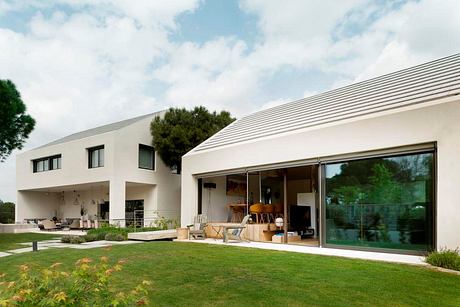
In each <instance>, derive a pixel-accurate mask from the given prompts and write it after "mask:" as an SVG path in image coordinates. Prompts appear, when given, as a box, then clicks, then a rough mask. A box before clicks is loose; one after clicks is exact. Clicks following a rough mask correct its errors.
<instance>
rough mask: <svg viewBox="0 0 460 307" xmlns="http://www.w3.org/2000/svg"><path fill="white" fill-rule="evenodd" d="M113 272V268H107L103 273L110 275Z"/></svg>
mask: <svg viewBox="0 0 460 307" xmlns="http://www.w3.org/2000/svg"><path fill="white" fill-rule="evenodd" d="M113 272H115V270H114V269H108V270H106V271H105V275H110V274H112V273H113Z"/></svg>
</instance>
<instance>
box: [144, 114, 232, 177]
mask: <svg viewBox="0 0 460 307" xmlns="http://www.w3.org/2000/svg"><path fill="white" fill-rule="evenodd" d="M234 120H235V119H234V118H233V117H231V115H230V113H229V112H226V111H222V112H220V113H216V112H212V113H210V112H209V111H208V110H207V109H206V108H205V107H203V106H199V107H195V108H194V109H193V110H186V109H184V108H170V109H169V110H168V112H166V114H165V116H164V118H160V117H156V118H155V119H154V120H153V121H152V124H151V127H150V131H151V134H152V137H153V142H152V143H153V146H154V147H155V150H157V152H158V153H159V155H160V157H161V159H162V160H163V162H164V163H165V164H166V165H167V166H169V167H170V168H171V169H177V173H178V174H180V172H181V159H182V156H183V155H185V154H186V153H187V152H188V151H190V150H191V149H193V148H194V147H196V146H197V145H199V144H200V143H202V142H203V141H204V140H206V139H207V138H209V137H211V136H212V135H213V134H215V133H216V132H218V131H219V130H221V129H222V128H224V127H225V126H227V125H228V124H230V123H231V122H233V121H234Z"/></svg>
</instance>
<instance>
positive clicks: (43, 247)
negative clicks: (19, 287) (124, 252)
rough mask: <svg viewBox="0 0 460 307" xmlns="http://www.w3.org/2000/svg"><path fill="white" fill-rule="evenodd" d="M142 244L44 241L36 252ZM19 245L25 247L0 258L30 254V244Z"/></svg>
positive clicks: (131, 242)
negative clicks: (51, 249) (52, 249)
mask: <svg viewBox="0 0 460 307" xmlns="http://www.w3.org/2000/svg"><path fill="white" fill-rule="evenodd" d="M137 243H143V242H139V241H93V242H85V243H81V244H69V243H61V240H59V239H55V240H45V241H39V242H38V244H37V245H38V250H39V251H40V250H46V249H50V248H73V249H91V248H98V247H107V246H112V245H126V244H137ZM19 244H21V245H25V246H27V247H23V248H18V249H12V250H8V251H6V252H0V257H6V256H11V255H15V254H22V253H28V252H32V242H24V243H19Z"/></svg>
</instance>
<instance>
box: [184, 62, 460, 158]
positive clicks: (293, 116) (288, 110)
mask: <svg viewBox="0 0 460 307" xmlns="http://www.w3.org/2000/svg"><path fill="white" fill-rule="evenodd" d="M458 94H460V54H455V55H452V56H449V57H446V58H442V59H438V60H435V61H431V62H428V63H425V64H421V65H418V66H414V67H412V68H407V69H404V70H401V71H397V72H394V73H391V74H387V75H383V76H380V77H377V78H373V79H370V80H367V81H362V82H359V83H356V84H352V85H349V86H346V87H342V88H339V89H335V90H331V91H328V92H325V93H321V94H318V95H315V96H312V97H308V98H304V99H300V100H297V101H293V102H290V103H286V104H283V105H280V106H276V107H273V108H270V109H267V110H262V111H258V112H256V113H253V114H250V115H248V116H245V117H243V118H241V119H239V120H237V121H235V122H234V123H232V124H230V125H229V126H227V127H226V128H224V129H223V130H221V131H219V132H218V133H216V134H215V135H214V136H212V137H211V138H209V139H208V140H206V141H204V142H203V143H201V144H200V145H198V146H197V147H196V148H195V149H194V150H193V151H194V152H197V151H201V150H206V149H212V148H216V147H220V146H225V145H230V144H234V143H239V142H243V141H248V140H254V139H258V138H262V137H266V136H272V135H276V134H279V133H284V132H289V131H294V130H298V129H303V128H307V127H312V126H316V125H320V124H325V123H330V122H334V121H338V120H343V119H347V118H353V117H357V116H362V115H367V114H372V113H376V112H381V111H386V110H390V109H395V108H401V107H404V106H409V105H413V104H417V103H422V102H426V101H430V100H433V99H439V98H443V97H447V96H451V95H458Z"/></svg>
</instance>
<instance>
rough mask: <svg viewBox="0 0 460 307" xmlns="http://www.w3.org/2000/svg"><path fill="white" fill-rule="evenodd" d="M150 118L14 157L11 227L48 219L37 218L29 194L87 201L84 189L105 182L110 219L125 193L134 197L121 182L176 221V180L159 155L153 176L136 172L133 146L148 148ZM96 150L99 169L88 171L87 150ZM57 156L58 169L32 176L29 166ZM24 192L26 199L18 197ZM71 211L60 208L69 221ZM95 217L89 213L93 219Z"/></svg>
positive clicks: (121, 207) (119, 215)
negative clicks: (70, 195)
mask: <svg viewBox="0 0 460 307" xmlns="http://www.w3.org/2000/svg"><path fill="white" fill-rule="evenodd" d="M153 117H154V116H153V115H152V116H151V117H146V118H144V119H141V120H139V121H137V122H135V123H133V124H131V125H129V126H126V127H124V128H121V129H119V130H114V131H111V132H107V133H103V134H98V135H94V136H91V137H86V138H82V139H78V140H74V141H69V142H66V143H62V144H56V145H51V146H47V147H43V148H38V149H34V150H31V151H27V152H24V153H21V154H19V155H17V159H16V178H17V182H16V185H17V190H18V194H17V195H18V199H17V206H16V208H17V209H16V221H17V222H21V221H22V220H23V219H24V218H29V217H38V216H42V215H43V216H42V217H50V215H49V214H48V215H46V214H44V213H43V214H42V211H40V210H41V209H42V208H44V206H43V205H42V202H41V201H40V199H41V198H40V197H37V198H34V199H33V197H32V196H30V197H28V195H29V194H28V193H29V192H30V191H36V192H34V193H46V192H56V191H59V189H60V187H62V190H66V191H72V190H73V189H74V188H73V187H75V189H77V190H78V192H79V193H80V194H81V196H82V199H83V200H88V199H89V198H88V197H87V195H86V193H88V192H89V191H91V190H89V187H88V184H91V185H94V186H97V185H98V183H100V182H106V183H107V186H108V187H107V189H108V191H107V192H105V193H108V194H109V195H105V197H104V198H106V200H109V201H110V219H123V218H124V217H125V200H126V199H127V197H128V198H129V197H131V195H130V193H134V192H133V191H134V190H132V189H130V188H129V187H128V192H127V182H130V183H135V184H145V185H146V186H145V187H144V189H145V190H144V192H145V193H144V195H143V198H142V199H144V198H145V201H146V204H147V206H148V208H149V209H151V210H163V211H168V212H175V213H174V214H172V213H169V214H170V215H174V216H175V218H179V216H180V175H176V174H172V173H171V171H170V169H169V168H168V167H166V166H165V165H164V163H163V162H162V161H161V159H160V157H159V155H156V158H155V164H156V165H155V170H145V169H140V168H139V167H138V150H139V144H144V145H151V141H152V137H151V135H150V122H151V121H152V119H153ZM99 145H104V155H105V158H104V167H100V168H91V169H89V168H88V151H87V148H90V147H94V146H99ZM57 154H61V155H62V161H61V169H59V170H51V171H45V172H40V173H33V163H32V160H34V159H39V158H43V157H48V156H52V155H57ZM81 187H84V188H81ZM153 187H155V188H153ZM153 189H154V190H155V193H153ZM25 191H27V193H24V192H25ZM38 191H39V192H38ZM25 195H26V196H25ZM34 195H35V194H34ZM37 195H38V194H37ZM74 207H77V206H74ZM74 207H66V214H67V213H68V214H70V215H73V214H75V212H74V211H78V212H77V213H78V215H76V216H79V210H80V209H79V207H78V210H77V209H76V208H74ZM38 208H40V209H38ZM91 208H92V207H91ZM95 208H96V206H95ZM74 209H75V210H74ZM96 210H97V209H96ZM48 211H49V210H48ZM96 212H97V211H96ZM96 212H94V213H93V212H89V213H90V214H96ZM51 216H52V215H51Z"/></svg>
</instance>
